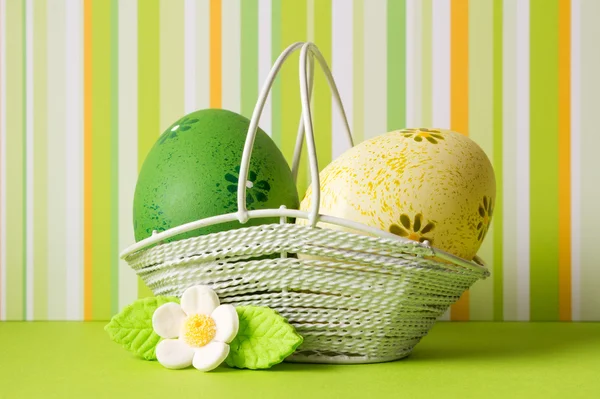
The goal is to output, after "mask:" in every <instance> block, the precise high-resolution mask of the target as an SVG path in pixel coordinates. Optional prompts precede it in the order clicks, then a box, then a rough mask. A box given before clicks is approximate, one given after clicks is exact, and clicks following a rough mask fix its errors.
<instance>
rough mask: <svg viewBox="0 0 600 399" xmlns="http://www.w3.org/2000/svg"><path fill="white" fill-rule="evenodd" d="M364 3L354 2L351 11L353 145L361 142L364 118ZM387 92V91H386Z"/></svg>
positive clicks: (356, 0)
mask: <svg viewBox="0 0 600 399" xmlns="http://www.w3.org/2000/svg"><path fill="white" fill-rule="evenodd" d="M363 9H364V2H363V0H355V1H354V9H353V10H352V11H353V21H352V22H353V24H354V29H353V31H354V36H353V38H352V40H353V42H354V46H353V58H354V65H353V68H354V82H353V87H352V89H353V91H352V95H353V97H354V98H353V102H354V104H353V107H352V108H353V110H352V113H353V114H354V115H353V116H352V122H351V123H352V136H353V137H354V144H358V143H360V142H361V141H363V138H364V137H365V136H364V128H365V116H364V99H365V88H364V76H365V64H364V55H365V47H364V38H365V23H364V18H363ZM388 91H389V90H388Z"/></svg>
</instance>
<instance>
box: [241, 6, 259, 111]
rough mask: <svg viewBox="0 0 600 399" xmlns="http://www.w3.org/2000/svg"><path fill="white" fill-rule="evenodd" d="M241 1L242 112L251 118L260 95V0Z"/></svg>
mask: <svg viewBox="0 0 600 399" xmlns="http://www.w3.org/2000/svg"><path fill="white" fill-rule="evenodd" d="M241 3H242V4H241V6H242V16H241V19H242V21H241V22H242V28H241V47H242V49H241V51H242V54H241V57H242V71H241V78H242V88H241V89H242V90H241V92H242V99H241V100H242V101H241V103H242V104H241V113H242V115H244V116H245V117H246V118H248V119H250V118H251V117H252V111H254V104H255V103H256V99H257V97H258V0H244V1H242V2H241Z"/></svg>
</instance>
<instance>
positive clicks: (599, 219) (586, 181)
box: [575, 1, 600, 321]
mask: <svg viewBox="0 0 600 399" xmlns="http://www.w3.org/2000/svg"><path fill="white" fill-rule="evenodd" d="M580 6H581V9H580V13H579V17H580V22H579V24H578V25H575V26H577V27H579V29H580V30H581V32H582V33H581V36H580V39H581V42H580V48H581V51H580V54H581V58H580V60H581V63H580V69H579V70H578V71H577V70H576V72H579V73H580V79H581V83H582V84H580V92H579V93H577V94H579V95H581V97H580V99H581V100H580V103H579V104H578V106H579V107H580V108H579V112H580V114H579V115H578V116H579V126H578V129H579V138H580V149H581V154H580V155H581V157H580V158H576V159H579V162H580V164H581V184H580V189H581V191H579V194H580V196H581V197H580V201H579V205H580V208H579V210H580V212H581V215H582V217H581V220H580V221H581V225H580V236H579V238H580V250H581V252H580V256H581V259H580V262H581V281H580V285H579V287H578V290H579V291H580V295H581V310H580V316H581V319H582V320H585V321H598V320H600V293H599V292H598V287H600V267H599V265H598V255H597V252H596V246H597V245H598V242H600V231H598V226H599V225H600V213H599V212H598V203H599V202H600V185H598V182H599V181H600V167H599V159H598V154H597V151H598V148H600V135H599V134H598V132H597V129H598V121H597V120H598V110H599V108H598V104H599V101H598V92H600V78H599V76H598V71H600V51H599V49H598V38H600V25H598V16H599V15H600V2H598V1H582V2H581V4H580Z"/></svg>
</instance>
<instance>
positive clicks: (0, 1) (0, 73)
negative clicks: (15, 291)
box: [0, 0, 6, 320]
mask: <svg viewBox="0 0 600 399" xmlns="http://www.w3.org/2000/svg"><path fill="white" fill-rule="evenodd" d="M5 32H6V0H0V173H1V174H0V184H1V185H2V186H1V187H0V195H1V197H0V280H1V281H2V283H1V285H0V295H2V298H0V320H6V34H5Z"/></svg>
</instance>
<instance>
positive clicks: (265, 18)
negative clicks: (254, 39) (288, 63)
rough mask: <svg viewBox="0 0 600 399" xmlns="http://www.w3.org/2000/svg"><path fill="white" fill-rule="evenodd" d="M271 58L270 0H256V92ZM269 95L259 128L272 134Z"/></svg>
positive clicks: (260, 85) (266, 74)
mask: <svg viewBox="0 0 600 399" xmlns="http://www.w3.org/2000/svg"><path fill="white" fill-rule="evenodd" d="M272 63H273V60H272V59H271V0H258V92H259V93H260V91H261V89H262V86H263V85H264V83H265V81H266V80H267V76H268V75H269V71H270V70H271V65H272ZM271 97H272V96H269V97H268V98H267V102H266V103H265V107H264V108H263V113H262V115H261V118H260V126H261V128H262V129H263V130H264V131H265V132H266V133H267V134H268V135H269V136H271V135H272V132H271V127H272V123H273V120H272V116H271Z"/></svg>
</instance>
